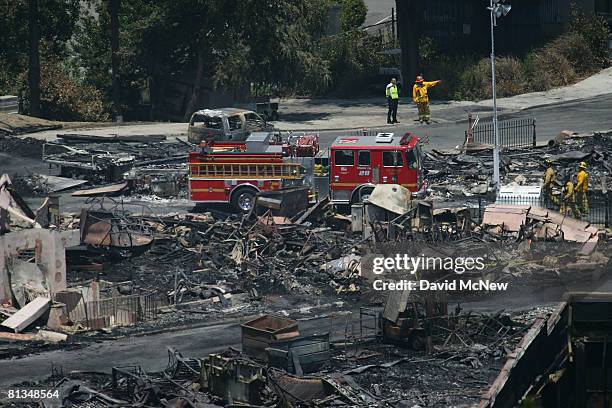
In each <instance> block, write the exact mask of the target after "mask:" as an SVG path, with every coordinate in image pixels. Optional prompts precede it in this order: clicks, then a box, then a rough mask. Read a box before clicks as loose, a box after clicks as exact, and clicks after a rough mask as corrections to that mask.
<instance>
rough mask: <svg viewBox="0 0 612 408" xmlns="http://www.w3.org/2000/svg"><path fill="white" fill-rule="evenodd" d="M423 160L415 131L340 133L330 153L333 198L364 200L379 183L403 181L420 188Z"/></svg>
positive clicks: (350, 201) (340, 201)
mask: <svg viewBox="0 0 612 408" xmlns="http://www.w3.org/2000/svg"><path fill="white" fill-rule="evenodd" d="M422 163H423V160H422V152H421V147H420V145H419V139H418V138H417V137H415V136H413V135H412V134H411V133H406V134H405V135H404V136H401V137H398V136H396V135H395V134H393V133H378V134H377V135H372V136H348V137H338V138H337V139H336V140H335V141H334V142H333V144H332V146H331V148H330V157H329V193H330V199H331V202H333V203H335V204H353V203H357V202H361V201H362V200H364V199H365V198H367V197H368V196H369V195H370V194H371V192H372V190H374V187H376V185H377V184H400V185H402V186H404V187H406V188H408V189H409V190H410V191H417V190H418V189H419V187H420V183H421V170H422V167H421V166H422Z"/></svg>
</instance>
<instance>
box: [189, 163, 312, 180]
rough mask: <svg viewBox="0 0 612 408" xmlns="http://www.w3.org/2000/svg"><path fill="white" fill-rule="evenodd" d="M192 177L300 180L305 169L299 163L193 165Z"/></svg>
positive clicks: (191, 165)
mask: <svg viewBox="0 0 612 408" xmlns="http://www.w3.org/2000/svg"><path fill="white" fill-rule="evenodd" d="M189 167H190V170H191V177H201V178H207V179H211V178H218V179H286V180H298V179H301V178H302V176H303V170H304V168H303V167H302V166H301V165H299V164H297V163H225V162H224V163H191V164H190V166H189Z"/></svg>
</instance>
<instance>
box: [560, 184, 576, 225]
mask: <svg viewBox="0 0 612 408" xmlns="http://www.w3.org/2000/svg"><path fill="white" fill-rule="evenodd" d="M568 208H569V209H571V210H572V215H573V216H574V217H576V218H580V211H579V210H578V208H576V196H575V195H574V183H573V182H572V179H571V177H568V178H567V180H566V181H565V185H564V186H563V201H562V202H561V209H560V210H559V212H560V213H561V214H564V215H565V214H567V209H568Z"/></svg>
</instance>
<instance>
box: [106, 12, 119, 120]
mask: <svg viewBox="0 0 612 408" xmlns="http://www.w3.org/2000/svg"><path fill="white" fill-rule="evenodd" d="M120 1H121V0H108V14H109V15H110V31H111V32H110V46H111V71H112V83H113V108H112V110H113V119H114V120H115V121H116V122H123V116H122V114H121V88H120V87H121V84H120V81H119V80H120V77H119V8H120V7H121V4H120Z"/></svg>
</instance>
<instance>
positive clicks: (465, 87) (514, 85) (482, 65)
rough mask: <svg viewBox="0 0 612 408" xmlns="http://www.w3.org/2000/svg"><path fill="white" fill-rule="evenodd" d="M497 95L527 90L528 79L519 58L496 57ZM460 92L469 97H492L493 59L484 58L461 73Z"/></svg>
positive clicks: (515, 93)
mask: <svg viewBox="0 0 612 408" xmlns="http://www.w3.org/2000/svg"><path fill="white" fill-rule="evenodd" d="M495 73H496V86H497V96H498V97H504V96H512V95H517V94H519V93H522V92H524V91H525V85H526V81H525V79H524V74H523V69H522V67H521V63H520V62H519V60H517V59H516V58H513V57H498V58H496V59H495ZM459 92H460V94H461V95H462V96H463V97H464V98H467V99H485V98H490V97H491V95H492V94H493V93H492V87H491V60H490V59H489V58H483V59H481V60H480V61H478V63H477V64H475V65H473V66H471V67H468V68H467V69H465V70H464V71H463V73H462V74H461V81H460V85H459Z"/></svg>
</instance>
